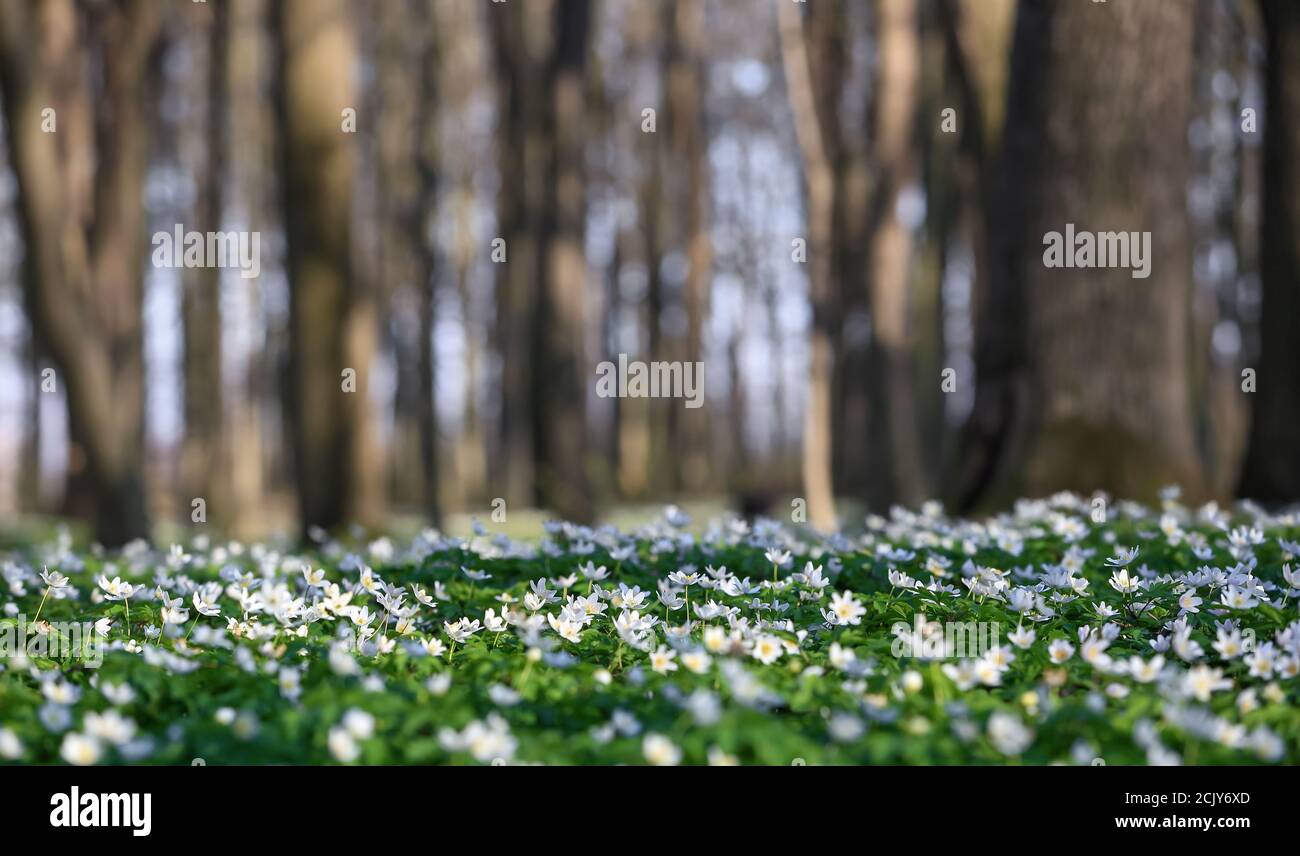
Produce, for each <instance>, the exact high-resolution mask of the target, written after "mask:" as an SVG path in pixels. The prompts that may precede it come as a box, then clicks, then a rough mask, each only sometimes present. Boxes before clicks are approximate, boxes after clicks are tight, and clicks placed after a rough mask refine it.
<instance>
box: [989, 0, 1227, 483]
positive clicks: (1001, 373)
mask: <svg viewBox="0 0 1300 856" xmlns="http://www.w3.org/2000/svg"><path fill="white" fill-rule="evenodd" d="M1192 35H1193V32H1192V7H1191V6H1190V4H1183V3H1177V2H1163V1H1162V2H1148V3H1140V4H1116V3H1112V4H1109V5H1106V6H1099V5H1094V4H1038V3H1023V4H1021V6H1020V8H1019V16H1018V19H1017V22H1016V35H1015V48H1014V53H1013V57H1012V64H1011V72H1010V75H1011V77H1010V88H1009V92H1008V99H1007V105H1008V108H1007V110H1008V115H1007V123H1006V130H1005V132H1004V137H1003V150H1002V157H1003V162H1002V172H1001V179H1000V182H1001V183H1000V184H999V185H998V195H997V200H998V202H997V204H996V205H995V206H994V208H993V213H994V220H993V222H992V224H991V229H992V241H993V243H992V259H991V261H992V266H991V276H990V292H989V294H988V295H987V297H986V299H987V300H988V303H987V304H986V306H985V307H984V308H983V310H982V314H983V318H982V323H984V324H985V325H996V327H995V330H996V335H997V341H998V346H997V348H995V349H994V350H993V351H992V352H990V351H982V352H981V354H980V357H981V358H984V357H990V359H989V360H988V361H987V362H985V363H981V365H980V367H979V370H980V380H979V386H978V388H977V389H978V394H979V395H982V396H991V399H990V401H989V402H988V406H989V408H990V409H991V410H992V411H993V412H996V413H999V414H1000V418H999V419H997V420H995V421H994V422H992V423H990V424H989V425H988V426H985V431H987V432H989V433H990V436H989V437H988V439H989V440H990V442H992V444H993V446H994V449H995V452H994V454H993V455H991V456H990V460H991V461H993V463H992V464H991V466H990V467H989V468H988V469H987V470H986V472H985V473H984V476H985V477H984V478H983V479H981V481H982V485H983V489H984V490H983V493H984V494H985V495H986V496H988V497H990V498H992V499H994V500H998V499H1003V500H1005V499H1007V498H1009V497H1010V496H1014V495H1018V494H1024V493H1028V494H1034V495H1041V494H1044V493H1048V492H1051V491H1055V490H1059V489H1074V490H1081V491H1090V490H1093V489H1098V488H1106V489H1109V490H1113V491H1115V492H1118V493H1122V494H1125V495H1130V496H1135V497H1151V496H1153V495H1154V494H1155V492H1156V489H1157V488H1159V487H1160V486H1161V485H1163V484H1168V483H1180V484H1183V485H1184V486H1185V487H1187V488H1188V490H1189V493H1190V494H1191V495H1193V496H1194V495H1198V494H1201V493H1202V492H1203V490H1204V479H1203V475H1202V469H1201V462H1200V458H1199V456H1198V453H1197V447H1196V443H1195V439H1194V432H1193V422H1192V408H1191V402H1190V398H1189V393H1188V374H1187V367H1188V346H1187V342H1188V333H1189V328H1188V323H1189V319H1188V300H1189V286H1190V282H1191V252H1190V242H1189V235H1188V223H1187V216H1186V208H1185V204H1184V193H1185V186H1186V178H1187V175H1188V164H1189V161H1188V151H1187V135H1186V128H1187V122H1188V117H1189V111H1190V106H1191V83H1192V75H1191V63H1192ZM1134 56H1141V57H1143V62H1142V63H1134V62H1133V61H1132V57H1134ZM1079 117H1086V123H1087V131H1086V132H1080V130H1079V127H1078V125H1079V121H1080V120H1079ZM1134 117H1141V121H1134ZM1067 223H1073V224H1076V225H1077V228H1078V229H1080V230H1094V231H1098V232H1101V231H1106V232H1130V231H1131V232H1137V233H1143V232H1149V233H1150V246H1149V250H1148V260H1149V261H1150V263H1151V268H1150V276H1149V278H1146V279H1141V278H1134V276H1133V271H1132V270H1131V269H1130V268H1125V267H1110V268H1089V269H1077V268H1076V269H1074V270H1065V269H1059V268H1049V267H1047V266H1046V265H1045V262H1044V258H1043V247H1044V241H1045V239H1046V238H1047V236H1048V235H1049V233H1051V232H1054V231H1055V232H1058V233H1063V231H1064V230H1065V229H1066V227H1067ZM1134 240H1141V238H1140V235H1139V237H1137V238H1135V239H1134ZM1072 250H1073V247H1070V248H1067V251H1072ZM978 409H979V405H978V404H977V410H978ZM990 491H991V493H990Z"/></svg>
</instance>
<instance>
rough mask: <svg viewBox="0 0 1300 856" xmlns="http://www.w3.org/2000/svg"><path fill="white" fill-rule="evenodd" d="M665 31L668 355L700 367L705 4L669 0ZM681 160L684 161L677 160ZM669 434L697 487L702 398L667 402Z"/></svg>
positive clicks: (706, 246)
mask: <svg viewBox="0 0 1300 856" xmlns="http://www.w3.org/2000/svg"><path fill="white" fill-rule="evenodd" d="M668 8H669V10H670V11H669V20H668V22H667V39H666V42H665V45H664V72H663V75H664V86H665V89H666V95H667V97H666V99H665V102H664V103H665V107H666V114H667V115H666V117H665V118H666V119H667V122H666V124H667V129H666V130H667V133H668V149H667V151H668V152H669V153H670V155H671V162H672V163H673V164H676V165H677V167H676V169H674V170H673V171H672V172H671V173H670V174H669V186H670V187H671V189H672V196H673V197H674V203H673V216H672V217H671V218H670V219H669V222H670V223H672V224H674V225H675V226H676V228H675V234H674V236H673V245H674V247H675V248H676V250H677V252H680V253H681V254H682V255H683V257H684V259H685V262H686V281H685V283H684V285H683V293H682V302H683V303H684V304H685V305H684V307H683V308H684V314H685V317H686V329H685V332H684V335H681V336H679V337H678V338H679V340H680V342H679V345H678V347H677V348H676V349H675V351H676V352H677V353H678V354H679V356H677V357H675V359H680V360H683V361H685V362H687V363H698V364H699V365H700V367H701V368H703V358H704V315H705V311H706V310H707V308H708V300H709V277H710V275H711V270H710V268H711V266H712V243H711V241H710V239H709V222H708V204H709V202H708V199H709V176H708V148H709V140H708V134H707V129H706V128H705V113H704V95H705V90H706V87H707V82H706V74H705V59H704V57H705V45H704V39H705V27H704V9H703V8H702V5H701V4H696V3H673V4H669V7H668ZM682 164H685V168H684V169H683V168H682V167H681V165H682ZM697 383H698V384H700V390H701V395H702V396H703V399H702V400H703V401H705V402H706V403H707V391H706V388H705V386H704V378H703V377H699V378H698V379H697ZM671 413H672V417H673V418H672V420H671V427H670V436H671V437H672V448H671V450H670V452H671V454H672V460H673V461H674V462H675V464H676V471H677V478H676V483H677V486H679V487H685V488H686V489H687V490H690V491H698V490H700V489H701V488H703V487H704V486H705V484H707V483H708V481H709V470H710V468H709V459H710V455H709V453H708V421H707V418H706V415H705V414H706V413H707V411H706V410H705V409H704V406H701V407H697V408H688V407H685V406H684V405H683V403H682V402H680V401H677V402H673V407H672V409H671Z"/></svg>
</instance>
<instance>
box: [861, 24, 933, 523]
mask: <svg viewBox="0 0 1300 856" xmlns="http://www.w3.org/2000/svg"><path fill="white" fill-rule="evenodd" d="M919 26H920V25H919V22H918V20H917V5H916V3H915V2H914V0H882V2H881V3H879V4H878V6H877V38H876V44H877V51H878V55H879V59H878V63H879V69H878V72H877V77H876V86H877V90H878V91H877V95H876V97H875V100H874V105H873V106H874V108H875V110H874V112H875V116H874V117H873V118H874V133H873V135H872V148H871V154H870V158H871V163H872V165H873V166H874V167H875V170H874V172H875V175H876V187H875V189H874V206H873V208H874V210H873V212H872V214H873V217H872V224H871V230H872V231H871V250H870V253H871V256H870V261H869V265H870V267H869V273H868V277H869V279H868V288H869V289H870V295H871V304H870V305H871V334H872V338H871V342H872V353H873V357H874V359H873V360H872V368H873V369H874V372H875V376H874V383H873V384H872V392H873V404H874V406H873V407H872V416H873V417H874V420H873V421H874V424H875V426H876V430H875V431H873V432H871V434H870V436H871V438H872V441H873V442H872V450H873V452H874V456H873V457H874V460H875V462H876V463H875V466H873V467H872V472H873V473H874V474H876V475H877V478H879V479H880V480H881V481H882V482H883V484H884V487H885V491H884V499H887V500H888V501H890V502H903V503H905V504H909V505H915V504H916V503H918V502H920V501H921V500H922V499H924V498H925V493H926V487H925V483H924V481H925V480H924V471H923V468H922V465H921V454H920V444H919V442H918V439H917V430H918V426H917V424H916V405H915V400H914V395H913V389H912V386H913V380H912V372H913V364H912V348H913V335H912V327H913V321H912V318H911V302H912V298H911V294H910V284H911V281H912V277H911V274H912V255H913V252H914V246H913V244H914V242H913V238H912V230H913V229H914V228H915V225H914V224H911V223H908V222H905V221H904V216H905V214H904V211H903V205H902V196H903V194H904V193H905V192H906V191H908V190H912V191H913V192H916V189H915V188H913V187H910V185H912V184H914V183H915V182H917V181H918V179H919V177H920V176H919V163H920V158H919V156H918V152H917V148H918V140H917V137H916V122H917V109H918V107H919V104H920V74H921V71H920V65H921V45H920V31H919ZM850 276H851V274H850ZM850 281H851V280H850ZM846 439H847V438H846ZM882 504H883V502H881V501H880V498H878V499H877V505H882Z"/></svg>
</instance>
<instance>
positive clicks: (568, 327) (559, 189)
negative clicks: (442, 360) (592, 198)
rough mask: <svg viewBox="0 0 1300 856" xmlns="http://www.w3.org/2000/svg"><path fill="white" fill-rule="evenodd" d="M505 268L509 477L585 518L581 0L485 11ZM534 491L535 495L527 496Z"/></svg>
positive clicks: (516, 486) (516, 488) (515, 491)
mask: <svg viewBox="0 0 1300 856" xmlns="http://www.w3.org/2000/svg"><path fill="white" fill-rule="evenodd" d="M486 14H487V15H488V16H489V18H490V21H489V24H490V27H491V31H492V35H493V41H494V43H495V48H496V59H497V69H498V86H499V92H500V109H499V113H498V115H499V122H500V126H499V133H498V140H499V147H500V148H499V156H500V162H501V189H500V194H499V197H498V223H499V227H498V228H499V229H500V231H501V235H502V236H503V237H504V238H505V241H506V243H505V247H504V249H505V250H506V253H507V261H506V263H505V264H502V265H501V268H500V274H499V279H498V285H497V313H498V319H499V328H498V335H497V341H498V347H499V349H500V352H501V359H502V399H503V403H502V406H503V410H502V416H501V428H502V433H503V443H502V446H503V450H504V456H503V461H502V464H503V465H504V473H503V476H504V479H505V483H506V485H507V487H508V491H509V495H510V496H513V497H516V498H517V499H523V500H525V501H526V500H527V499H529V498H535V499H536V500H537V501H538V502H539V503H541V505H543V506H544V507H547V508H550V509H552V510H554V511H556V512H558V513H559V514H561V515H563V516H564V517H566V518H569V519H573V520H587V519H590V517H591V514H592V501H591V493H590V488H589V481H588V474H587V460H586V449H587V442H586V437H587V425H586V407H585V400H586V395H587V388H588V386H587V383H586V379H587V364H586V355H585V351H584V343H585V340H586V331H585V318H584V315H585V312H584V305H585V301H586V256H585V248H584V246H583V240H584V234H585V226H586V183H585V178H584V164H583V154H584V146H585V142H586V131H585V125H586V122H585V119H586V101H587V97H588V87H587V85H586V80H585V73H584V72H585V66H586V60H587V49H588V37H589V30H590V18H591V4H590V3H589V2H587V0H563V2H560V0H551V2H537V3H504V4H496V3H494V4H491V5H490V6H489V8H488V9H487V11H486ZM529 494H532V497H529V496H528V495H529Z"/></svg>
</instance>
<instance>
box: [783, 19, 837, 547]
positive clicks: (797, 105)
mask: <svg viewBox="0 0 1300 856" xmlns="http://www.w3.org/2000/svg"><path fill="white" fill-rule="evenodd" d="M819 9H820V7H814V8H812V9H810V10H809V13H810V16H811V20H804V19H803V15H802V13H801V12H800V7H799V5H797V4H791V3H782V4H781V7H780V12H779V15H780V28H781V54H782V60H783V66H784V68H785V75H786V87H787V88H788V89H789V93H790V106H791V108H792V110H793V112H794V119H795V129H796V131H797V132H798V137H799V146H800V148H801V150H802V151H803V163H804V182H805V204H806V206H807V225H808V230H807V231H808V235H807V239H806V240H807V254H808V295H809V302H810V304H811V306H812V331H811V334H810V340H809V351H808V360H809V365H808V397H807V400H806V401H805V403H804V414H805V417H804V432H803V465H802V467H803V489H804V493H805V494H806V496H805V497H804V499H806V500H807V502H808V523H809V524H811V525H812V526H813V527H814V528H816V529H819V530H821V531H824V532H825V531H832V530H834V529H835V528H836V519H835V494H834V487H833V481H832V476H831V465H832V454H833V453H832V435H831V423H832V419H833V414H832V409H831V372H832V369H833V364H832V360H833V354H832V336H833V331H834V326H833V321H834V319H833V309H834V284H833V282H832V279H831V277H832V263H831V254H832V224H833V219H834V206H835V175H834V172H833V169H832V163H833V156H832V149H831V147H832V145H833V139H832V136H833V135H832V134H831V133H830V131H831V129H833V128H834V127H835V125H834V121H835V113H834V110H835V94H836V93H837V92H838V89H837V88H836V87H828V86H825V85H824V80H823V77H824V78H829V79H830V80H836V79H837V76H836V75H834V74H827V73H825V69H824V67H819V68H817V69H815V68H814V67H813V62H814V57H816V61H818V62H819V63H820V62H824V61H825V58H826V57H825V54H824V53H823V49H824V47H825V40H824V39H823V38H821V36H824V35H825V34H826V33H827V32H828V30H830V28H831V27H832V23H831V21H830V20H828V19H827V17H826V16H822V15H821V14H820V12H819ZM818 71H821V72H822V74H818ZM819 83H822V84H823V85H820V86H819V85H818V84H819Z"/></svg>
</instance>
